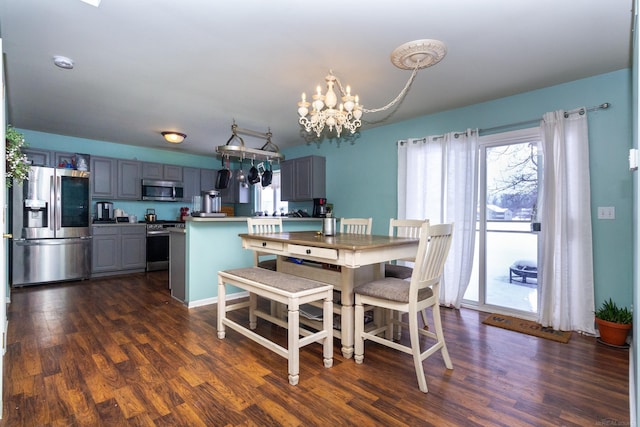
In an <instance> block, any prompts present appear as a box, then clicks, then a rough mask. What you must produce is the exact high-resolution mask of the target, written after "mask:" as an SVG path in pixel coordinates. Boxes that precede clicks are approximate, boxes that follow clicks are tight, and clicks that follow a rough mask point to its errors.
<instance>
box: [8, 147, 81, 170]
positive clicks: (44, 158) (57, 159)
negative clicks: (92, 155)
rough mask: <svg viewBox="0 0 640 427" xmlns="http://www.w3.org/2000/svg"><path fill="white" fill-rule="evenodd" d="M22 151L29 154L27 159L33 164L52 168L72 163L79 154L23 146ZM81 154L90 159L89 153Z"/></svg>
mask: <svg viewBox="0 0 640 427" xmlns="http://www.w3.org/2000/svg"><path fill="white" fill-rule="evenodd" d="M21 151H22V153H24V154H26V155H27V161H29V162H31V164H32V165H33V166H47V167H50V168H58V167H64V166H61V165H64V164H72V163H73V162H74V161H75V159H74V158H75V157H77V156H78V154H76V153H67V152H64V151H51V150H43V149H40V148H22V149H21ZM81 156H83V157H84V158H85V159H86V160H89V155H87V154H81ZM87 166H89V165H87ZM89 170H91V169H89Z"/></svg>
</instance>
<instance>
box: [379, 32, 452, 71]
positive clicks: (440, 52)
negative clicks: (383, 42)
mask: <svg viewBox="0 0 640 427" xmlns="http://www.w3.org/2000/svg"><path fill="white" fill-rule="evenodd" d="M446 54H447V47H446V46H445V44H444V43H443V42H441V41H440V40H432V39H423V40H414V41H412V42H407V43H405V44H403V45H401V46H398V47H397V48H395V49H394V50H393V52H391V62H392V63H393V65H395V66H396V67H398V68H400V69H403V70H413V69H415V68H416V66H417V67H418V68H427V67H431V66H433V65H436V64H437V63H438V62H440V61H442V58H444V56H445V55H446Z"/></svg>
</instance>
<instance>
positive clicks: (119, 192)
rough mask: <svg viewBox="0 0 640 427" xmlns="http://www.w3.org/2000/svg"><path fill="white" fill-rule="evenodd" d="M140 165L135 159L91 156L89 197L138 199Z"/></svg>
mask: <svg viewBox="0 0 640 427" xmlns="http://www.w3.org/2000/svg"><path fill="white" fill-rule="evenodd" d="M141 173H142V166H141V164H140V162H138V161H136V160H123V159H112V158H110V157H95V156H93V157H91V197H92V198H94V199H107V200H140V197H141V191H142V187H141V185H140V175H141Z"/></svg>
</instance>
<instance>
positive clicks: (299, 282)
mask: <svg viewBox="0 0 640 427" xmlns="http://www.w3.org/2000/svg"><path fill="white" fill-rule="evenodd" d="M226 285H233V286H236V287H238V288H240V289H244V290H246V291H248V292H249V301H245V302H240V303H236V304H232V305H227V304H226V301H225V300H226ZM258 296H260V297H263V298H267V299H270V300H272V301H276V302H279V303H282V304H285V305H286V306H287V310H288V312H287V320H286V321H285V320H282V319H279V318H277V317H274V316H272V315H271V314H270V313H267V312H265V311H262V310H260V309H259V308H258V304H257V301H258V299H257V297H258ZM319 300H321V301H323V322H322V329H320V330H318V331H310V330H307V329H304V328H301V327H300V312H299V309H300V305H302V304H306V303H309V302H313V301H319ZM246 307H249V328H246V327H245V326H242V325H240V324H239V323H237V322H234V321H233V320H231V319H229V318H228V317H227V313H228V312H230V311H234V310H238V309H241V308H246ZM332 313H333V286H331V285H328V284H326V283H321V282H317V281H315V280H310V279H305V278H302V277H297V276H293V275H290V274H286V273H280V272H277V271H270V270H266V269H264V268H259V267H248V268H238V269H234V270H225V271H220V272H219V273H218V325H217V326H218V338H220V339H223V338H224V337H225V326H228V327H230V328H231V329H234V330H236V331H238V332H240V333H241V334H242V335H244V336H246V337H248V338H251V339H252V340H254V341H255V342H257V343H258V344H260V345H262V346H264V347H266V348H268V349H269V350H271V351H273V352H275V353H276V354H278V355H280V356H282V357H284V358H286V359H287V360H288V361H289V383H290V384H291V385H296V384H298V380H299V373H300V348H302V347H304V346H306V345H307V344H310V343H313V342H318V343H321V344H322V347H323V351H322V354H323V361H324V366H325V368H330V367H331V366H333V314H332ZM258 317H260V318H263V319H265V320H268V321H269V322H271V323H274V324H276V325H279V326H282V327H284V328H287V337H288V338H287V341H288V344H287V348H284V347H282V346H280V345H278V344H276V343H275V342H273V341H270V340H268V339H267V338H265V337H263V336H261V335H259V334H257V333H256V332H254V331H252V330H251V329H255V328H256V325H257V318H258Z"/></svg>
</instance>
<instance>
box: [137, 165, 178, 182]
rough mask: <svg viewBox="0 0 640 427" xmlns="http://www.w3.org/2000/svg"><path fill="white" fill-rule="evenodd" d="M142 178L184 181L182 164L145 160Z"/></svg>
mask: <svg viewBox="0 0 640 427" xmlns="http://www.w3.org/2000/svg"><path fill="white" fill-rule="evenodd" d="M142 179H164V180H167V181H182V180H183V176H182V166H176V165H165V164H162V163H150V162H143V163H142Z"/></svg>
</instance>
